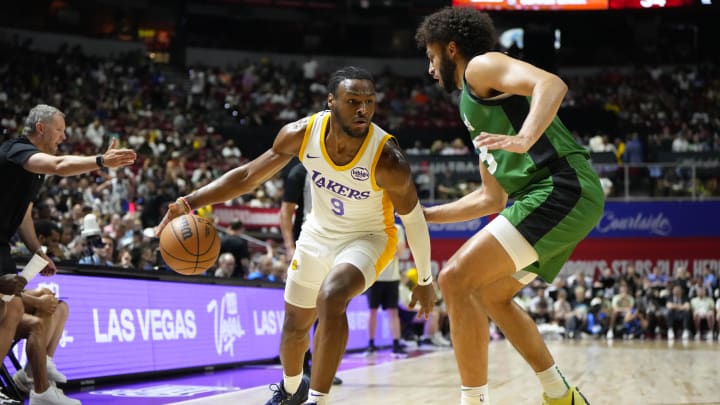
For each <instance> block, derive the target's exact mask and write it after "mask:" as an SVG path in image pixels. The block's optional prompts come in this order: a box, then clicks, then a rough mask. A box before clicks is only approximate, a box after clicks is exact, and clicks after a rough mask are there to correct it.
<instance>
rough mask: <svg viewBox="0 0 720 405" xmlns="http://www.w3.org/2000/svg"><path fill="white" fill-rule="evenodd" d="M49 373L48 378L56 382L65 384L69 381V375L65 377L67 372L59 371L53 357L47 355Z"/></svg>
mask: <svg viewBox="0 0 720 405" xmlns="http://www.w3.org/2000/svg"><path fill="white" fill-rule="evenodd" d="M46 364H47V374H48V380H52V381H55V382H59V383H60V384H65V383H66V382H67V377H65V374H63V373H61V372H60V371H58V369H57V366H56V365H55V362H54V361H53V359H52V357H50V356H48V357H47V362H46Z"/></svg>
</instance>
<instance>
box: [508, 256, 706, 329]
mask: <svg viewBox="0 0 720 405" xmlns="http://www.w3.org/2000/svg"><path fill="white" fill-rule="evenodd" d="M516 302H518V304H520V305H521V306H522V307H523V308H525V309H526V310H527V311H528V312H529V314H530V315H531V316H532V318H533V319H534V320H535V321H536V323H537V324H538V326H539V328H540V330H541V331H543V332H544V333H546V334H547V335H549V336H555V337H562V338H568V339H581V338H596V339H600V338H605V339H608V340H613V339H615V338H623V339H667V340H674V339H675V338H676V337H677V338H679V339H682V340H689V339H691V338H694V339H695V340H707V341H713V340H714V339H716V338H717V336H718V332H720V330H718V329H717V328H716V325H718V323H719V322H720V284H718V273H717V271H715V270H713V269H712V268H710V267H709V266H706V267H705V269H703V270H702V271H696V273H695V274H692V275H691V274H690V273H689V272H688V271H687V270H686V269H685V268H682V267H677V268H675V269H674V271H673V272H672V274H667V273H664V272H662V271H660V270H659V269H658V267H654V268H652V270H651V271H650V272H648V273H647V274H643V273H641V272H639V271H637V270H636V269H635V267H634V266H632V265H629V266H627V267H625V268H624V270H622V271H621V272H614V271H613V270H611V269H610V268H605V269H603V270H602V271H601V272H600V273H599V274H597V275H596V276H595V277H592V276H590V275H588V274H587V273H585V272H583V271H578V272H576V273H574V274H571V275H570V276H558V277H557V278H556V279H555V281H554V282H553V283H552V284H551V285H547V284H545V283H544V282H541V281H537V282H534V283H532V284H531V285H529V286H528V287H526V288H525V289H524V290H523V291H522V293H521V294H520V295H518V297H517V298H516Z"/></svg>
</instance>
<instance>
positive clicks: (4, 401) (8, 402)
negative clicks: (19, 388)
mask: <svg viewBox="0 0 720 405" xmlns="http://www.w3.org/2000/svg"><path fill="white" fill-rule="evenodd" d="M0 405H23V402H22V401H18V400H17V399H12V398H10V397H8V396H7V395H5V394H3V392H2V391H0Z"/></svg>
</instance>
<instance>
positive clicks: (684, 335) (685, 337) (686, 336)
mask: <svg viewBox="0 0 720 405" xmlns="http://www.w3.org/2000/svg"><path fill="white" fill-rule="evenodd" d="M682 339H683V340H688V339H690V331H689V330H687V329H685V330H683V333H682Z"/></svg>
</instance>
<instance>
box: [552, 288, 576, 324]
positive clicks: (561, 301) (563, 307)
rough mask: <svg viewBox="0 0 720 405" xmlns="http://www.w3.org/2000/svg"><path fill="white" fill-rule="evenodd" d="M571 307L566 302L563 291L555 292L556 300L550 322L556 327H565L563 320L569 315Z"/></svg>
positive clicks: (565, 294) (565, 295)
mask: <svg viewBox="0 0 720 405" xmlns="http://www.w3.org/2000/svg"><path fill="white" fill-rule="evenodd" d="M571 313H572V307H571V306H570V303H569V302H568V300H567V292H565V289H559V290H557V299H556V300H555V302H554V303H553V309H552V322H553V323H554V324H556V325H560V326H565V320H566V319H567V318H568V317H569V316H570V315H571Z"/></svg>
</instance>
